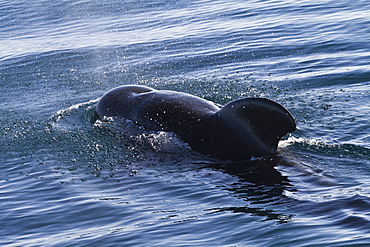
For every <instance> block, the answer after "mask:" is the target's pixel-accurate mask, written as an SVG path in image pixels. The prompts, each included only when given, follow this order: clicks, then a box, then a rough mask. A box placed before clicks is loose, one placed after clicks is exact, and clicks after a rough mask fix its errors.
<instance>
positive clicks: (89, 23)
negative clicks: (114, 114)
mask: <svg viewBox="0 0 370 247" xmlns="http://www.w3.org/2000/svg"><path fill="white" fill-rule="evenodd" d="M369 13H370V5H369V2H368V1H364V0H362V1H360V0H355V1H353V0H351V1H349V0H345V1H331V0H330V1H329V0H315V1H313V0H305V1H292V0H281V1H278V0H267V1H261V0H252V1H241V0H229V1H224V0H218V1H209V0H204V1H189V0H180V1H166V0H157V1H151V0H148V1H140V0H139V1H130V0H127V1H123V0H108V1H95V0H93V1H84V0H77V1H71V0H63V1H45V0H35V1H25V0H14V1H6V0H5V1H0V87H1V95H2V97H1V101H0V113H1V118H0V136H1V137H0V138H1V139H0V169H1V170H0V205H1V209H0V222H1V227H0V245H1V246H369V245H370V134H369V133H370V120H369V119H370V117H369V115H370V103H369V102H370V94H369V89H370V15H369ZM124 84H140V85H147V86H150V87H154V88H157V89H170V90H177V91H182V92H187V93H191V94H194V95H197V96H199V97H203V98H206V99H208V100H212V101H214V102H217V103H219V104H225V103H227V102H229V101H231V100H234V99H238V98H241V97H266V98H269V99H272V100H274V101H277V102H279V103H281V104H282V105H284V106H285V107H286V108H287V109H288V110H289V111H290V112H291V113H292V115H293V116H294V117H295V119H296V121H297V125H298V129H297V130H296V131H295V132H293V133H292V134H291V135H289V136H286V137H285V138H284V140H283V141H282V142H281V143H280V146H279V155H277V156H276V157H268V158H263V159H255V160H252V161H249V162H242V163H236V164H235V163H230V162H224V161H219V160H214V159H211V158H209V157H207V156H204V155H201V154H197V153H195V152H193V151H191V150H190V149H189V148H188V146H187V145H186V143H183V142H182V141H181V140H180V139H179V138H177V137H176V136H175V135H173V134H171V133H163V132H159V133H157V132H150V131H146V130H143V129H141V128H139V127H137V126H134V125H133V124H131V123H127V125H125V124H122V125H119V124H118V123H115V122H105V123H99V122H98V123H96V124H92V123H91V121H90V118H91V114H92V113H91V109H92V107H93V105H94V104H95V103H96V102H97V101H98V99H99V98H100V97H101V96H102V95H103V94H104V93H105V92H107V91H108V90H110V89H112V88H114V87H116V86H119V85H124Z"/></svg>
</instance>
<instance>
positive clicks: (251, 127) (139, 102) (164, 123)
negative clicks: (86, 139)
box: [96, 85, 296, 160]
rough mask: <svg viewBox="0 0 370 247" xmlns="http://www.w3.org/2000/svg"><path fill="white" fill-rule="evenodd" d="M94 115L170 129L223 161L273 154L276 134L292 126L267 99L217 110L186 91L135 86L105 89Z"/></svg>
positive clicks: (286, 114)
mask: <svg viewBox="0 0 370 247" xmlns="http://www.w3.org/2000/svg"><path fill="white" fill-rule="evenodd" d="M96 113H97V115H98V116H99V117H101V118H102V117H114V116H116V117H123V118H127V119H131V120H133V121H134V122H136V123H137V124H139V125H141V126H144V127H145V128H147V129H150V130H154V131H159V130H161V131H168V132H174V133H175V134H177V135H179V136H180V137H181V138H182V139H183V140H184V141H185V142H187V143H189V145H190V147H191V148H192V149H193V150H195V151H197V152H200V153H204V154H207V155H211V156H213V157H215V158H220V159H226V160H247V159H250V158H251V157H252V156H255V157H257V156H263V155H267V154H274V153H276V149H277V145H278V142H279V140H280V139H281V137H283V136H284V135H285V134H287V133H288V132H292V131H294V130H295V128H296V124H295V121H294V119H293V117H292V116H291V115H290V113H289V112H288V111H287V110H286V109H285V108H284V107H282V106H281V105H279V104H277V103H275V102H273V101H271V100H268V99H263V98H245V99H239V100H236V101H232V102H230V103H228V104H227V105H225V106H224V107H223V108H222V109H220V108H219V107H217V106H216V105H215V104H214V103H212V102H210V101H207V100H204V99H202V98H199V97H196V96H193V95H190V94H186V93H181V92H174V91H166V90H163V91H160V90H155V89H152V88H149V87H145V86H136V85H128V86H122V87H118V88H115V89H113V90H111V91H109V92H108V93H107V94H105V95H104V96H103V97H102V98H101V99H100V101H99V102H98V104H97V106H96Z"/></svg>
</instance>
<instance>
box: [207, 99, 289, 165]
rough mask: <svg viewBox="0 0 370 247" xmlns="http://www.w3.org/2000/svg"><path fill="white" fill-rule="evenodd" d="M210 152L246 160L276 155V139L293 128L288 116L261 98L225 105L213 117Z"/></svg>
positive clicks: (285, 111) (276, 104)
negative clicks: (213, 144)
mask: <svg viewBox="0 0 370 247" xmlns="http://www.w3.org/2000/svg"><path fill="white" fill-rule="evenodd" d="M215 117H216V135H217V140H216V139H215V141H214V142H213V143H215V142H218V143H220V145H221V146H218V147H217V144H215V145H216V146H215V147H213V149H214V151H212V153H214V152H216V153H220V155H218V156H219V157H220V158H223V159H234V160H235V159H247V158H250V157H251V156H262V155H266V154H272V153H275V152H276V149H277V145H278V142H279V140H280V139H281V138H282V137H283V136H284V135H286V134H287V133H289V132H292V131H294V130H295V128H296V123H295V121H294V119H293V117H292V115H291V114H290V113H289V112H288V111H287V110H286V109H285V108H284V107H283V106H281V105H280V104H278V103H276V102H274V101H271V100H269V99H265V98H244V99H239V100H235V101H232V102H230V103H228V104H226V105H225V106H224V107H223V108H222V109H221V110H219V111H218V112H217V113H216V114H215Z"/></svg>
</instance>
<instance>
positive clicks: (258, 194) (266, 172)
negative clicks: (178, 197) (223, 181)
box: [209, 156, 296, 223]
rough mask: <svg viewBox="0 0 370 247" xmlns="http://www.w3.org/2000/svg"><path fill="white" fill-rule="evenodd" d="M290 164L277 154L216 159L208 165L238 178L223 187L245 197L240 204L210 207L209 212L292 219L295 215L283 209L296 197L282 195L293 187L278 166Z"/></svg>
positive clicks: (281, 220) (263, 218) (263, 219)
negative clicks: (241, 204) (238, 160)
mask: <svg viewBox="0 0 370 247" xmlns="http://www.w3.org/2000/svg"><path fill="white" fill-rule="evenodd" d="M281 165H283V166H287V165H290V164H289V161H287V160H285V159H284V158H282V157H280V156H269V157H263V158H259V159H256V160H253V161H245V162H215V163H211V164H210V165H209V166H210V167H212V168H213V169H217V170H221V171H222V172H225V173H227V174H229V175H232V176H235V177H237V178H238V180H239V181H238V182H237V183H234V184H232V185H230V186H227V187H226V188H225V189H226V190H228V191H230V192H231V193H232V194H233V195H234V196H236V197H238V198H240V199H242V200H244V201H245V202H246V205H245V206H243V207H224V208H213V209H210V210H211V211H212V212H215V211H216V212H222V211H229V212H233V213H248V214H251V215H254V216H260V217H262V221H268V220H275V221H277V223H288V222H292V218H293V216H294V215H292V214H290V213H287V211H286V210H285V209H286V208H287V207H289V206H290V205H291V204H292V203H294V202H296V200H295V199H292V198H290V197H287V196H285V193H284V191H286V190H289V191H294V190H295V189H294V187H293V185H292V184H291V183H290V181H289V179H288V177H286V176H284V175H282V174H281V173H280V172H279V171H278V170H277V169H276V167H277V166H281Z"/></svg>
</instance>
